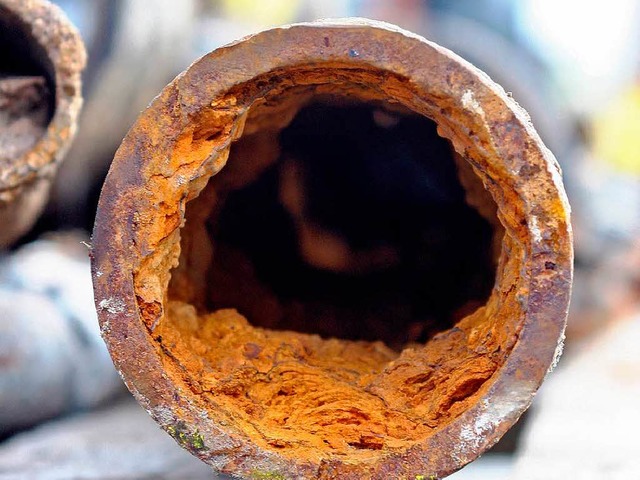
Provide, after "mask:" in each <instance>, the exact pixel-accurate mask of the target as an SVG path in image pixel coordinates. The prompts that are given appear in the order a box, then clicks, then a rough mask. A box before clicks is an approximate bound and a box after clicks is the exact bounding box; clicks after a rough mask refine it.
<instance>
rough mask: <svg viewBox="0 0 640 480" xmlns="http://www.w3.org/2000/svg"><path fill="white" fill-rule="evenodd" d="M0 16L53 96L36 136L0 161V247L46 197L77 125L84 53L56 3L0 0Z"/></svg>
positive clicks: (31, 217) (16, 233)
mask: <svg viewBox="0 0 640 480" xmlns="http://www.w3.org/2000/svg"><path fill="white" fill-rule="evenodd" d="M0 16H1V17H2V22H3V25H4V27H3V28H6V29H7V30H6V31H5V32H3V34H4V35H3V37H7V38H5V40H7V39H8V38H9V37H11V36H13V37H15V39H14V40H15V41H16V42H18V43H19V48H20V49H21V52H23V51H27V52H29V51H31V52H32V55H33V60H34V62H36V63H38V69H39V70H40V72H39V74H40V75H43V76H44V77H45V78H47V80H48V83H49V84H50V87H52V90H53V92H52V94H53V96H54V97H55V98H54V102H53V103H54V105H53V114H52V117H51V120H50V121H49V123H48V125H47V126H46V130H45V131H44V134H43V135H42V136H41V138H39V139H37V141H35V144H34V145H32V146H31V147H30V148H29V149H28V150H27V151H26V152H20V154H18V155H17V156H16V157H15V158H10V159H9V161H8V162H7V163H6V164H5V163H3V164H2V165H1V166H0V221H1V222H2V231H1V232H0V247H2V246H7V245H9V244H11V243H12V242H13V241H14V240H16V239H17V238H18V237H19V236H20V235H22V234H23V233H25V232H26V231H27V230H28V229H29V228H30V227H31V225H32V224H33V222H34V221H35V219H36V217H37V215H38V214H39V213H40V211H41V210H42V208H43V206H44V203H45V201H46V200H47V197H48V193H49V187H50V184H51V181H52V178H53V175H54V174H55V172H56V170H57V168H58V165H59V164H60V162H61V161H62V159H63V157H64V155H65V153H66V151H67V149H68V148H69V145H70V143H71V141H72V139H73V136H74V134H75V131H76V122H77V118H78V113H79V111H80V107H81V105H82V97H81V93H82V92H81V84H80V73H81V71H82V69H83V68H84V65H85V62H86V53H85V50H84V45H83V43H82V40H81V39H80V35H79V33H78V32H77V30H76V29H75V27H74V26H73V25H72V24H71V23H70V22H69V20H67V18H66V17H65V16H64V14H63V13H62V11H61V10H60V8H59V7H57V6H55V5H53V4H51V3H49V2H48V1H46V0H1V1H0ZM3 48H8V49H12V48H17V47H16V45H3ZM36 50H37V51H36ZM20 55H21V56H23V55H24V54H23V53H20ZM4 67H6V65H1V66H0V68H4ZM8 73H9V74H18V75H19V74H20V73H21V72H8Z"/></svg>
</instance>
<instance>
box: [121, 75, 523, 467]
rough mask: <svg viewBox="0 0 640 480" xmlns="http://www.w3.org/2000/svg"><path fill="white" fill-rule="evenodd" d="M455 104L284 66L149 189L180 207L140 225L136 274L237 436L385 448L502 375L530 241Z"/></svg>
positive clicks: (211, 115)
mask: <svg viewBox="0 0 640 480" xmlns="http://www.w3.org/2000/svg"><path fill="white" fill-rule="evenodd" d="M328 79H331V81H328ZM446 113H447V112H444V114H443V112H440V111H435V110H434V111H429V112H425V111H417V107H416V105H414V104H412V102H411V92H410V89H409V87H408V86H407V84H406V81H405V80H404V79H403V78H401V77H399V76H395V75H391V74H389V73H388V72H384V73H383V72H379V71H375V70H373V69H371V70H368V69H362V70H358V69H354V68H349V69H347V68H343V67H342V66H340V65H335V66H332V67H331V68H328V67H324V68H322V69H320V68H311V67H310V68H305V67H300V68H297V69H289V70H288V71H287V72H277V71H276V72H272V73H270V74H268V75H265V76H263V77H259V78H257V79H254V81H252V82H249V83H247V84H242V85H240V86H238V87H236V88H235V89H233V90H231V91H229V92H228V93H227V94H226V95H225V96H224V97H223V98H220V99H217V100H215V101H214V102H213V103H212V105H211V108H210V109H208V110H207V111H206V112H203V113H200V114H199V115H198V116H197V117H195V118H192V119H191V120H192V122H191V124H192V126H193V128H192V129H187V130H186V131H185V132H183V133H182V135H181V137H180V140H178V143H177V144H176V147H175V149H174V152H173V156H172V158H171V159H170V162H169V163H170V165H169V166H168V167H167V169H166V170H164V171H160V172H157V173H156V174H155V175H154V176H153V179H152V182H151V183H150V185H149V187H148V188H149V191H151V192H154V191H155V192H157V205H158V208H160V209H161V211H162V212H163V214H162V215H160V217H159V218H160V219H161V220H160V221H155V223H154V224H153V226H150V225H149V223H148V222H149V221H150V220H149V219H145V218H143V217H142V216H140V215H139V216H138V217H134V218H133V219H132V221H133V222H134V223H145V224H146V225H148V226H150V228H151V230H152V233H151V235H150V236H149V237H148V238H147V239H145V242H147V243H146V244H145V245H143V248H148V250H147V251H149V252H153V253H151V254H150V255H149V256H147V257H146V258H145V259H144V260H143V262H142V264H141V266H140V268H139V269H138V270H137V272H136V273H135V275H134V284H135V290H136V295H137V301H138V307H139V309H140V313H141V317H142V319H143V321H144V322H145V324H146V326H147V328H148V330H149V332H150V333H151V335H152V336H153V338H154V339H155V341H156V343H157V345H158V348H159V349H160V351H161V352H162V357H163V363H164V371H165V372H166V374H167V375H169V376H170V377H171V378H172V380H173V381H175V382H177V383H178V384H183V385H185V386H187V388H188V389H189V390H190V391H191V392H192V393H193V394H195V395H197V396H198V397H199V399H200V401H202V402H204V403H205V404H206V405H207V409H209V410H210V411H211V412H215V415H216V416H217V417H218V418H222V419H224V420H222V422H223V424H224V425H226V428H228V429H229V430H230V431H238V432H242V434H243V435H248V436H249V437H250V439H251V442H252V443H254V444H256V445H258V446H259V447H260V448H263V449H266V450H273V451H277V452H278V453H279V454H280V455H283V456H284V457H287V458H296V459H297V460H299V459H301V458H309V459H311V458H325V459H326V458H340V457H344V456H345V455H346V456H348V458H350V459H355V458H362V459H371V458H374V457H375V456H376V455H384V454H385V452H402V451H405V450H406V449H408V448H409V447H411V446H412V445H415V444H416V443H418V442H422V441H424V440H425V439H426V438H428V437H429V436H431V435H433V434H434V433H435V432H436V431H437V430H438V429H441V428H443V427H444V426H446V425H447V424H448V423H450V422H451V421H452V420H453V419H455V418H456V417H457V415H459V414H460V413H461V412H463V411H464V410H465V409H466V408H467V407H468V406H469V405H471V404H472V403H473V402H474V401H475V399H476V398H477V397H478V395H480V394H481V393H482V391H483V389H485V388H486V386H487V385H489V384H490V383H491V382H489V380H490V378H491V377H492V375H493V374H494V372H495V371H496V370H497V368H498V367H499V366H500V365H501V364H502V363H503V362H504V359H505V356H506V355H507V354H508V352H509V350H510V349H511V347H512V345H513V342H514V341H515V337H514V335H512V334H513V332H515V331H517V329H518V324H519V321H520V319H521V316H520V307H519V305H518V304H517V302H516V301H515V298H514V294H513V291H514V286H515V285H516V283H517V282H518V281H519V276H518V265H519V262H521V260H522V257H521V255H522V252H521V250H520V249H519V247H518V246H517V243H515V242H513V241H512V239H511V238H510V237H509V236H508V235H504V229H503V228H502V226H501V224H500V222H499V221H498V220H497V216H496V205H495V203H494V202H493V200H492V199H491V196H490V194H489V193H488V192H487V191H486V190H485V189H484V188H483V185H482V182H481V181H480V179H479V178H478V177H477V176H476V174H475V173H474V171H473V170H472V168H471V167H470V165H469V163H468V162H467V161H466V160H465V159H464V158H463V157H462V156H460V155H459V154H458V153H455V152H454V150H453V148H452V147H451V144H450V143H449V141H448V140H445V139H444V138H442V137H441V136H440V135H438V132H439V133H441V134H443V135H447V136H450V135H451V129H450V127H447V125H448V124H447V121H448V120H447V119H446ZM428 117H431V118H433V120H431V119H430V118H428ZM434 120H435V121H434ZM436 125H439V127H438V129H439V130H438V132H437V131H436ZM443 125H444V130H442V126H443ZM461 153H464V152H463V151H462V152H461ZM227 156H228V161H227ZM205 158H208V160H207V161H206V162H205V163H206V165H207V166H206V167H201V166H200V165H201V164H202V162H203V159H205ZM225 164H226V166H224V165H225ZM223 166H224V168H222V167H223ZM218 171H219V173H217V172H218ZM213 174H215V175H214V176H212V175H213ZM188 179H190V183H189V187H188V190H187V191H184V193H183V194H182V195H181V196H178V197H176V198H171V197H169V198H167V195H166V192H165V191H163V185H166V184H167V183H165V182H182V183H183V184H184V183H185V182H187V181H188ZM154 189H156V190H154ZM167 191H168V190H167ZM183 219H184V223H183ZM181 225H182V228H179V227H180V226H181ZM501 252H502V253H501ZM496 277H497V278H496Z"/></svg>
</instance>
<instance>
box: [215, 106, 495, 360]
mask: <svg viewBox="0 0 640 480" xmlns="http://www.w3.org/2000/svg"><path fill="white" fill-rule="evenodd" d="M278 141H279V146H280V150H279V151H280V153H279V158H278V160H277V161H276V162H275V163H273V164H272V165H271V166H269V167H268V168H267V169H266V170H265V171H264V172H263V173H262V174H261V175H260V176H259V177H258V178H257V179H256V180H254V181H253V182H252V183H250V184H248V185H245V186H244V187H242V188H239V189H237V190H234V191H232V192H230V193H229V194H228V195H227V197H226V200H225V202H224V206H223V207H222V210H221V211H220V213H219V215H217V218H216V219H215V221H214V220H211V221H210V222H209V225H208V229H209V233H210V235H211V236H212V237H213V238H214V239H215V245H216V247H215V250H216V252H217V254H215V255H214V262H213V267H212V279H213V281H212V282H211V292H210V299H209V301H210V304H209V305H208V307H209V308H212V309H217V308H228V307H233V308H237V309H238V310H239V312H240V313H242V314H244V315H245V316H247V318H248V319H249V321H250V322H251V323H252V324H253V325H255V326H262V327H267V328H271V329H277V330H294V331H298V332H305V333H316V334H319V335H321V336H322V337H337V338H342V339H352V340H356V339H357V340H367V341H375V340H381V341H383V342H384V343H386V344H387V345H388V346H390V347H392V348H396V349H400V348H402V347H403V346H405V345H406V344H408V343H411V342H421V343H422V342H426V341H427V340H428V339H429V338H430V337H431V336H433V335H434V334H435V333H437V332H438V331H442V330H444V329H447V328H449V327H451V326H452V325H453V324H454V323H455V322H456V321H457V320H459V319H460V318H462V317H463V316H464V315H466V314H468V313H471V312H472V311H473V310H475V309H476V308H477V307H479V306H480V305H482V304H484V303H485V302H486V300H487V298H488V296H489V294H490V292H491V289H492V287H493V284H494V280H495V265H494V263H493V260H492V254H491V245H492V235H493V230H492V227H491V225H490V224H489V222H487V220H485V219H484V218H483V217H482V216H481V215H480V214H479V213H478V212H477V211H476V210H475V209H474V208H472V207H470V206H469V205H468V204H467V203H466V202H465V191H464V189H463V187H462V185H461V183H460V181H459V178H458V173H457V169H456V164H455V162H454V160H453V151H452V147H451V145H450V143H449V142H448V141H447V140H445V139H443V138H442V137H440V136H439V135H438V134H437V132H436V124H435V122H433V121H432V120H430V119H428V118H426V117H423V116H420V115H415V114H410V115H399V116H396V115H395V114H393V113H390V112H389V111H385V110H384V109H380V108H379V107H376V106H372V105H367V104H360V105H348V106H345V105H342V106H340V105H334V104H322V103H315V104H311V105H308V106H306V107H304V108H303V109H302V110H300V111H299V112H298V114H297V115H296V117H295V118H294V120H293V121H292V122H291V123H290V124H289V125H288V126H287V127H286V128H284V129H283V130H282V131H281V132H280V133H279V138H278ZM232 161H234V158H233V147H232V149H231V156H230V159H229V162H232ZM223 172H224V170H223ZM223 172H221V174H222V173H223ZM231 252H233V253H231ZM224 262H232V263H233V266H232V267H231V268H229V267H228V266H227V267H225V266H224V265H222V264H223V263H224ZM225 268H226V271H227V272H228V271H230V270H232V271H233V275H236V276H238V275H239V276H241V277H242V276H245V278H244V280H243V279H241V280H239V284H241V285H242V289H243V290H242V292H241V293H240V294H238V293H237V292H236V294H232V295H230V296H229V295H227V293H228V292H226V290H225V286H224V285H225V279H224V275H225V274H224V273H221V272H222V271H224V270H225ZM237 282H238V279H236V285H237V284H238V283H237ZM231 297H232V298H233V300H230V298H231ZM265 297H266V298H267V300H266V301H265Z"/></svg>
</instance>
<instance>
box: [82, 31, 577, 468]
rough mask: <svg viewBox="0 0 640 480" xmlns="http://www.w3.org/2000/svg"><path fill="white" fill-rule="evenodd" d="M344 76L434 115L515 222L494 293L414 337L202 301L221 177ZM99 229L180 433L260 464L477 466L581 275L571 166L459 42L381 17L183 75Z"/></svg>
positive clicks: (108, 267)
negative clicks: (570, 204)
mask: <svg viewBox="0 0 640 480" xmlns="http://www.w3.org/2000/svg"><path fill="white" fill-rule="evenodd" d="M356 47H357V48H356ZM354 52H355V53H354ZM336 93H339V94H341V95H343V96H351V97H354V98H355V99H358V100H359V101H372V100H380V101H384V102H387V103H392V104H393V103H397V104H399V105H402V106H403V108H406V109H408V110H411V111H414V112H417V113H419V114H422V115H425V116H428V117H430V118H432V119H434V120H435V121H436V122H437V123H438V125H439V131H440V133H441V134H442V135H443V136H445V137H447V138H448V139H450V140H451V142H452V144H453V146H454V148H455V150H456V151H457V152H458V154H459V155H460V156H461V157H462V158H464V160H466V161H467V162H468V163H469V164H470V165H471V166H472V170H473V172H474V173H475V175H477V176H478V177H479V178H480V179H481V180H482V183H483V184H484V186H485V188H486V190H487V191H488V192H489V193H490V194H491V197H492V198H493V200H494V201H495V204H496V205H497V217H498V218H499V220H500V224H501V225H502V226H503V227H504V231H505V234H504V235H505V236H504V240H503V242H502V245H501V249H500V255H499V260H498V266H497V279H496V285H495V288H494V290H493V293H492V295H491V297H490V299H489V300H488V302H487V303H486V305H485V306H483V307H481V308H480V309H478V310H477V311H476V312H475V313H474V314H472V315H470V316H468V317H466V318H465V319H463V320H461V321H460V322H458V324H457V325H456V326H455V327H454V328H453V329H451V330H448V331H446V332H443V333H441V334H439V335H437V336H436V337H434V338H433V339H431V340H430V341H429V342H428V343H426V344H425V345H410V346H408V347H407V348H405V349H404V350H403V351H402V352H400V353H393V352H391V351H390V350H388V349H387V348H385V347H383V346H381V345H379V344H378V345H376V344H364V343H357V342H356V343H354V342H348V341H338V340H321V339H319V338H318V337H317V336H312V335H305V334H299V333H291V332H273V331H268V330H265V329H261V328H255V327H251V326H250V321H251V318H248V322H247V320H245V319H243V318H242V317H240V316H238V315H236V314H233V313H232V312H229V311H223V312H218V313H214V314H206V313H200V312H197V311H196V310H195V309H194V308H193V306H196V307H201V305H202V304H203V303H204V301H203V300H206V294H207V293H206V289H205V288H203V286H204V285H205V284H206V269H205V268H204V265H207V264H208V263H209V262H210V260H211V258H212V257H213V256H214V255H216V246H215V244H214V243H212V242H211V240H210V238H209V235H208V233H207V232H206V229H205V227H204V222H205V221H206V219H207V218H208V217H209V216H210V215H211V214H213V213H214V212H215V206H216V204H217V202H219V201H220V199H221V198H222V197H223V196H224V192H225V188H229V186H225V185H224V181H223V179H224V176H223V175H221V176H220V177H214V179H213V180H212V181H211V183H209V180H210V177H212V176H213V175H214V174H216V173H217V172H218V171H219V170H221V169H222V168H223V167H224V165H225V163H226V162H227V159H228V158H229V149H230V148H231V150H232V153H233V147H232V142H233V141H235V140H238V139H240V138H241V137H242V139H244V138H249V136H250V135H253V134H256V135H257V134H260V133H261V132H265V131H276V132H277V131H278V130H280V129H281V128H282V127H284V126H285V125H286V124H287V123H288V122H289V121H290V120H291V118H293V115H294V114H295V112H296V111H297V110H298V108H299V107H300V106H301V105H302V104H304V103H305V101H307V100H308V99H309V98H311V97H312V96H319V95H326V94H336ZM243 135H244V136H243ZM241 141H242V140H240V141H239V142H238V145H239V144H240V143H241ZM269 151H270V149H268V148H267V149H266V150H265V154H266V156H267V157H269V153H268V152H269ZM268 161H269V160H268V158H267V159H265V157H256V156H254V157H252V156H251V155H247V156H242V155H240V156H238V157H237V158H234V157H233V155H232V156H231V160H230V163H229V165H228V166H227V167H225V169H232V170H233V171H237V172H238V173H237V174H235V175H231V176H230V177H229V178H231V179H237V178H243V174H245V175H248V176H249V177H250V176H252V175H256V174H257V173H258V172H259V171H260V169H261V168H264V165H263V164H262V163H261V162H263V163H264V162H267V163H268ZM256 162H257V163H256ZM225 172H226V170H225ZM461 177H462V178H463V180H462V182H463V184H465V182H466V185H465V186H466V187H467V191H468V198H469V199H470V200H469V201H470V203H471V202H475V203H476V204H477V208H478V210H479V211H481V212H482V213H483V215H487V216H489V217H491V216H492V211H491V208H492V207H491V206H490V202H489V203H487V201H486V198H484V197H483V195H482V194H481V193H473V188H470V187H469V186H470V185H473V184H474V182H473V181H468V175H467V177H465V176H464V174H461ZM218 178H219V179H220V181H219V182H216V179H218ZM465 178H467V180H465ZM245 181H246V180H245ZM207 184H209V185H210V186H211V185H212V186H213V187H212V188H206V189H205V186H207ZM203 189H204V190H203ZM201 193H202V195H201V196H198V195H200V194H201ZM185 219H186V224H185ZM500 236H501V235H500ZM94 246H95V251H94V255H95V258H94V281H95V286H96V304H97V307H98V310H99V314H100V321H101V325H102V329H103V333H104V336H105V339H106V341H107V343H108V345H109V347H110V351H111V354H112V356H113V357H114V360H115V363H116V365H117V366H118V368H119V369H121V371H122V373H123V376H124V378H125V380H126V381H127V384H128V385H129V388H130V389H131V390H132V391H133V392H134V394H135V395H136V397H137V398H138V399H139V400H140V401H141V402H142V403H143V404H144V405H145V406H146V407H147V408H148V409H149V411H150V412H151V413H152V415H153V416H154V417H155V418H156V419H157V420H158V421H159V422H160V424H161V425H162V426H163V427H165V428H166V429H167V431H169V433H171V434H172V435H174V436H175V437H176V439H178V440H179V442H180V443H181V444H182V445H183V446H185V447H186V448H188V449H190V450H191V451H192V452H193V453H194V454H196V455H198V456H199V457H200V458H202V459H203V460H205V461H207V462H208V463H210V464H211V465H213V466H215V467H216V468H218V469H220V470H222V471H226V472H229V473H233V474H235V475H239V476H243V477H245V478H251V477H252V476H254V477H256V476H258V478H262V477H259V475H263V476H264V475H267V474H268V475H272V476H273V475H278V476H279V477H278V478H312V477H318V478H404V477H407V478H408V477H411V478H412V477H415V476H416V475H425V476H426V477H427V478H428V476H429V475H434V476H443V475H447V474H448V473H451V472H452V471H454V470H456V469H458V468H460V467H461V466H463V465H464V464H465V463H467V462H468V461H470V460H472V459H474V458H475V457H476V456H478V455H479V454H481V453H482V452H483V451H484V450H485V449H487V448H488V447H490V446H491V445H492V444H493V443H494V442H495V441H497V439H498V438H500V436H501V435H502V434H503V433H504V432H505V431H506V430H507V429H508V428H509V426H510V425H511V424H513V423H514V422H515V421H516V419H517V418H518V416H519V415H520V414H521V413H522V412H523V411H524V409H525V408H526V407H527V406H528V404H529V402H530V401H531V398H532V396H533V395H534V393H535V390H536V389H537V387H538V385H539V384H540V382H541V381H542V379H543V377H544V375H545V374H546V372H547V369H548V368H549V365H550V364H551V363H552V361H553V359H554V356H555V354H556V350H557V344H558V341H559V337H560V334H561V332H562V329H563V326H564V319H565V316H566V307H567V301H568V292H569V285H570V278H571V243H570V231H569V226H568V217H567V205H566V199H565V198H564V194H563V192H562V186H561V184H560V180H559V174H558V170H557V165H556V163H555V160H554V159H553V157H552V156H551V155H550V153H549V152H548V151H547V150H546V149H545V147H544V146H543V145H542V144H541V142H540V140H539V138H538V137H537V134H536V133H535V132H534V131H533V129H532V127H531V126H530V124H529V123H528V119H527V117H526V116H525V114H524V112H522V111H521V110H520V109H519V107H518V106H517V105H516V104H515V103H514V102H513V101H512V100H511V99H509V98H508V97H507V96H506V94H504V92H503V91H502V90H501V89H499V88H498V87H496V86H495V85H494V84H492V83H491V82H490V80H488V79H487V78H486V77H485V76H483V75H482V74H480V73H479V72H478V71H477V70H475V69H473V68H472V67H470V66H469V65H468V64H466V63H464V62H463V61H461V60H460V59H458V58H457V57H455V56H453V55H452V54H451V53H450V52H447V51H445V50H444V49H441V48H440V47H437V46H434V45H433V44H430V43H428V42H426V41H425V40H424V39H420V38H418V37H414V36H412V35H410V34H406V33H404V32H400V31H398V30H395V29H394V28H392V27H389V26H384V25H380V24H368V23H363V24H359V23H352V22H351V23H350V22H346V23H344V24H341V25H331V24H323V23H319V24H316V25H306V26H297V27H296V26H294V27H290V28H286V29H275V30H272V31H269V32H264V33H263V34H260V35H258V36H256V37H251V38H250V39H248V40H246V41H245V42H241V43H238V44H236V45H234V46H231V47H227V48H225V49H221V50H219V51H218V52H214V53H212V54H210V55H209V56H206V57H204V58H203V59H202V60H200V61H199V62H197V63H196V64H194V65H193V66H192V67H191V68H190V69H189V70H188V71H187V72H186V73H185V74H184V75H183V76H181V77H178V79H176V81H175V82H174V83H172V84H171V85H169V86H168V87H167V88H166V89H165V90H164V92H163V93H162V94H161V95H160V96H159V97H158V99H156V101H155V102H154V104H153V105H152V106H151V107H150V108H149V109H148V110H147V111H146V112H145V113H143V114H142V115H141V117H140V118H139V119H138V122H137V123H136V125H135V126H134V127H133V129H132V130H131V131H130V133H129V135H128V136H127V138H126V139H125V140H124V142H123V144H122V146H121V148H120V150H119V151H118V154H117V155H116V159H115V161H114V164H113V167H112V170H111V172H110V174H109V177H108V179H107V183H106V185H105V187H104V190H103V196H102V199H101V203H100V208H99V211H98V216H97V220H96V230H95V232H94ZM203 264H204V265H203ZM190 305H193V306H190ZM338 350H340V351H342V352H343V353H341V354H340V355H337V354H336V352H337V351H338ZM267 380H268V381H267ZM319 390H322V393H326V396H325V397H323V396H322V395H319V394H318V391H319ZM282 397H284V398H282ZM323 422H324V423H323Z"/></svg>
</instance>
